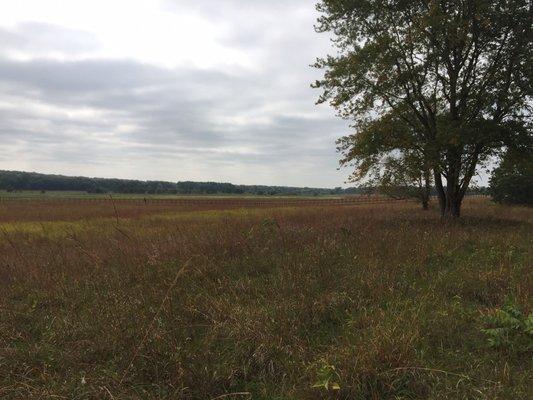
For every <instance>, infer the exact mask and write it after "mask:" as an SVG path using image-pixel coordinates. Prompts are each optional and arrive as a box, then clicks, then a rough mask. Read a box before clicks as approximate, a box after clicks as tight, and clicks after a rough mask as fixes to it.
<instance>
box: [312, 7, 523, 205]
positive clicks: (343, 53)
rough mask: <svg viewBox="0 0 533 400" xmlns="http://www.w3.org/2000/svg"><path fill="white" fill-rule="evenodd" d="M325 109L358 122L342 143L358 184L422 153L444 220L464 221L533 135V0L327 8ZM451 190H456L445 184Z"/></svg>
mask: <svg viewBox="0 0 533 400" xmlns="http://www.w3.org/2000/svg"><path fill="white" fill-rule="evenodd" d="M317 9H318V11H319V12H320V13H321V17H320V18H319V20H318V25H317V27H316V28H317V31H318V32H328V33H330V34H332V35H333V40H334V43H335V45H336V50H337V52H336V54H335V56H327V57H325V58H323V59H319V60H318V61H317V63H316V67H317V68H321V69H323V70H324V78H323V79H322V80H320V81H317V82H316V83H315V85H314V87H316V88H320V89H322V91H323V92H322V95H321V96H320V98H319V102H329V104H331V105H332V106H333V107H334V108H336V110H337V111H338V113H339V115H340V116H342V117H344V118H348V119H351V120H353V121H354V128H355V133H354V134H352V135H349V136H346V137H344V138H341V139H340V141H339V150H340V151H341V152H342V159H341V165H344V166H349V167H353V168H354V169H355V173H354V175H353V178H354V179H361V178H362V177H365V176H366V175H368V174H369V173H370V174H372V172H373V171H375V169H380V168H383V165H382V164H383V161H384V159H385V158H387V157H390V156H399V158H403V157H404V156H405V155H406V154H407V153H417V154H418V156H419V158H420V160H422V163H420V166H421V167H419V168H420V169H419V171H420V172H422V171H424V168H430V169H431V170H432V172H433V175H434V178H435V181H434V184H435V186H436V188H437V193H438V195H439V197H440V200H441V202H440V203H441V206H442V207H443V209H442V211H443V213H446V214H449V215H458V214H459V209H460V205H461V201H462V198H463V196H464V195H465V193H466V191H467V190H468V187H469V185H470V182H471V179H472V177H473V176H474V174H475V173H476V168H477V167H478V166H480V165H482V164H484V163H486V162H487V161H488V160H489V159H490V156H491V155H493V154H495V153H496V152H498V151H500V150H501V149H502V148H503V147H504V146H508V145H511V144H512V143H516V142H517V141H519V140H521V138H522V137H523V136H524V135H526V136H527V135H531V132H530V131H528V130H527V129H526V124H527V121H528V118H529V117H530V115H531V105H532V103H531V93H533V91H532V90H531V88H532V81H531V78H532V76H533V75H532V74H531V65H532V64H533V42H532V41H533V35H532V34H531V8H530V2H529V1H527V0H512V1H506V2H501V1H496V0H491V1H485V0H473V1H466V2H465V1H460V0H452V1H449V0H446V1H444V0H437V1H431V2H427V1H400V2H390V1H387V0H361V1H360V0H348V1H346V0H322V1H320V2H319V3H318V5H317ZM444 180H446V186H444V185H445V184H444V183H443V181H444Z"/></svg>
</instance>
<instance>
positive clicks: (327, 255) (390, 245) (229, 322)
mask: <svg viewBox="0 0 533 400" xmlns="http://www.w3.org/2000/svg"><path fill="white" fill-rule="evenodd" d="M273 201H274V202H275V200H273ZM274 204H275V203H272V207H268V206H261V207H240V206H238V205H236V204H233V205H232V204H228V205H226V206H225V205H224V203H223V202H221V203H217V205H216V206H213V205H212V204H201V205H198V206H195V205H194V204H192V205H180V206H177V205H175V204H149V205H146V204H143V203H142V202H137V203H135V202H131V203H128V202H124V203H122V202H119V203H117V204H114V203H112V202H95V203H89V202H88V203H75V202H72V203H69V202H60V201H58V202H54V201H52V200H50V201H39V200H35V201H20V202H17V201H12V202H9V203H0V294H1V295H0V398H2V399H6V400H8V399H9V400H10V399H206V400H209V399H263V400H273V399H277V400H311V399H356V400H357V399H361V400H363V399H373V400H374V399H376V400H377V399H491V400H492V399H528V398H531V397H530V396H531V395H532V394H533V392H532V385H531V382H533V362H532V358H533V357H532V355H533V353H532V350H533V346H532V340H533V338H532V333H533V317H532V316H531V313H532V311H533V303H532V299H531V295H532V292H533V268H532V267H533V265H532V260H533V225H532V223H533V209H531V208H526V207H504V206H499V205H495V204H493V203H491V202H490V201H488V200H486V199H471V200H467V201H466V204H465V205H464V211H463V217H461V218H460V219H459V220H456V221H448V222H446V223H443V222H442V221H441V220H440V217H439V216H438V212H437V211H436V209H435V207H434V209H431V210H429V211H423V210H421V208H420V207H419V206H418V205H417V204H415V203H411V202H398V203H381V204H380V203H377V204H355V205H335V204H324V205H322V206H317V205H302V204H299V205H298V204H295V205H292V206H285V205H278V206H275V207H274ZM528 316H529V318H528Z"/></svg>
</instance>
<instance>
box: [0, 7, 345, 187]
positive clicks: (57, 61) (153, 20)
mask: <svg viewBox="0 0 533 400" xmlns="http://www.w3.org/2000/svg"><path fill="white" fill-rule="evenodd" d="M30 3H31V2H30ZM35 3H36V4H35V6H36V7H38V6H42V5H41V3H49V4H48V6H49V9H48V14H47V15H46V16H45V18H43V17H39V15H36V14H35V15H34V12H29V13H28V14H29V15H28V19H25V16H26V14H25V13H23V12H21V11H20V10H11V14H12V15H11V17H12V18H11V20H9V21H7V19H6V18H5V16H4V18H3V19H0V93H1V94H2V95H1V97H0V140H1V141H2V146H1V147H0V169H23V170H36V171H40V172H54V173H63V174H70V175H90V176H114V177H124V178H139V179H166V180H216V181H232V182H234V183H245V184H254V183H256V184H280V185H281V184H284V185H300V186H304V185H305V186H328V187H332V186H337V185H340V184H342V182H343V180H344V178H345V174H344V173H342V172H338V171H337V170H336V167H337V158H338V155H337V154H336V153H335V145H334V140H335V138H336V137H338V136H340V135H342V134H345V133H346V132H347V131H348V128H347V124H346V122H344V121H341V120H339V119H337V118H335V117H334V116H333V113H332V111H331V110H329V109H328V108H327V107H318V106H315V105H314V102H315V100H316V97H317V95H318V93H316V92H315V91H314V90H312V89H311V88H310V87H309V84H310V83H311V82H312V81H314V80H315V79H316V78H317V77H318V76H319V75H320V72H319V71H314V70H313V69H312V68H310V67H309V64H310V63H312V62H313V61H314V59H315V57H317V56H321V55H323V54H325V53H326V52H328V51H330V49H329V42H328V39H327V38H324V37H320V36H319V35H318V34H316V33H315V32H314V31H313V23H314V20H315V18H316V14H315V12H314V6H313V2H312V1H304V0H301V1H292V2H285V1H281V0H279V1H277V0H275V1H269V2H264V1H250V0H221V1H218V2H217V3H216V7H214V6H213V2H212V1H207V0H194V1H193V0H181V1H177V0H176V1H170V0H166V1H160V2H159V1H148V0H146V1H139V2H138V3H137V2H128V3H127V4H128V7H126V3H124V4H123V8H122V9H121V8H120V7H117V8H116V9H111V10H108V9H105V2H100V1H95V2H94V3H93V2H91V4H93V5H92V8H91V9H90V10H86V14H88V15H87V16H86V19H83V15H78V14H77V13H78V12H79V11H78V10H77V9H74V8H72V10H69V9H67V10H65V9H63V8H60V7H59V6H58V7H57V9H55V8H54V6H55V5H56V4H55V3H56V2H54V1H52V0H47V1H44V2H43V1H42V0H40V1H37V0H35ZM37 3H39V5H37ZM69 3H78V1H73V2H69ZM79 3H85V7H87V6H86V4H87V2H83V1H80V2H79ZM118 3H121V1H118ZM133 4H135V7H137V9H132V8H131V7H134V6H133ZM99 7H102V10H99V9H98V8H99ZM104 10H107V12H108V13H109V12H111V13H113V12H115V13H117V15H115V16H114V17H115V19H114V20H115V28H114V29H113V28H112V27H111V26H108V24H107V23H106V21H107V20H109V21H111V20H113V18H112V17H113V15H111V16H109V15H107V16H106V19H105V20H104V21H103V22H99V21H96V20H95V21H93V20H92V19H91V18H96V17H95V16H98V15H99V11H104ZM120 11H122V15H118V14H119V13H120ZM9 12H10V11H9V10H8V14H9ZM129 12H130V13H131V15H132V16H131V18H130V19H129V20H128V18H129V17H128V15H129ZM91 13H92V14H91ZM143 15H145V18H144V19H143V18H142V16H143ZM13 21H15V22H13ZM122 21H125V22H124V23H123V24H122V23H121V22H122ZM8 22H11V23H8ZM174 24H177V25H179V26H177V27H176V26H174ZM180 24H181V25H180ZM183 26H185V27H186V28H187V29H185V28H183ZM128 38H129V39H128ZM136 43H138V46H135V44H136ZM165 52H166V53H167V55H165V54H166V53H165Z"/></svg>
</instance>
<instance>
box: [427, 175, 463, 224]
mask: <svg viewBox="0 0 533 400" xmlns="http://www.w3.org/2000/svg"><path fill="white" fill-rule="evenodd" d="M434 176H435V188H436V189H437V196H438V198H439V206H440V213H441V216H442V217H443V218H457V217H459V216H460V215H461V204H462V202H463V193H462V192H461V190H460V187H459V182H453V180H450V181H448V182H447V184H446V187H444V185H443V183H442V175H441V174H440V172H439V171H434Z"/></svg>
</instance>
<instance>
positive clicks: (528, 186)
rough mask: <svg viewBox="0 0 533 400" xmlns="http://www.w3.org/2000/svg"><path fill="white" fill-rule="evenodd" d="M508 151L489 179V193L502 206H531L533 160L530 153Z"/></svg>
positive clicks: (530, 150)
mask: <svg viewBox="0 0 533 400" xmlns="http://www.w3.org/2000/svg"><path fill="white" fill-rule="evenodd" d="M532 151H533V148H530V149H529V152H517V151H515V150H514V149H510V151H508V152H507V153H506V154H505V156H504V157H503V159H502V162H501V164H500V165H499V166H498V168H496V169H495V170H494V171H493V173H492V176H491V179H490V187H489V193H490V195H491V196H492V198H493V200H494V201H496V202H498V203H504V204H523V205H533V158H532V156H531V154H532V153H531V152H532Z"/></svg>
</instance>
